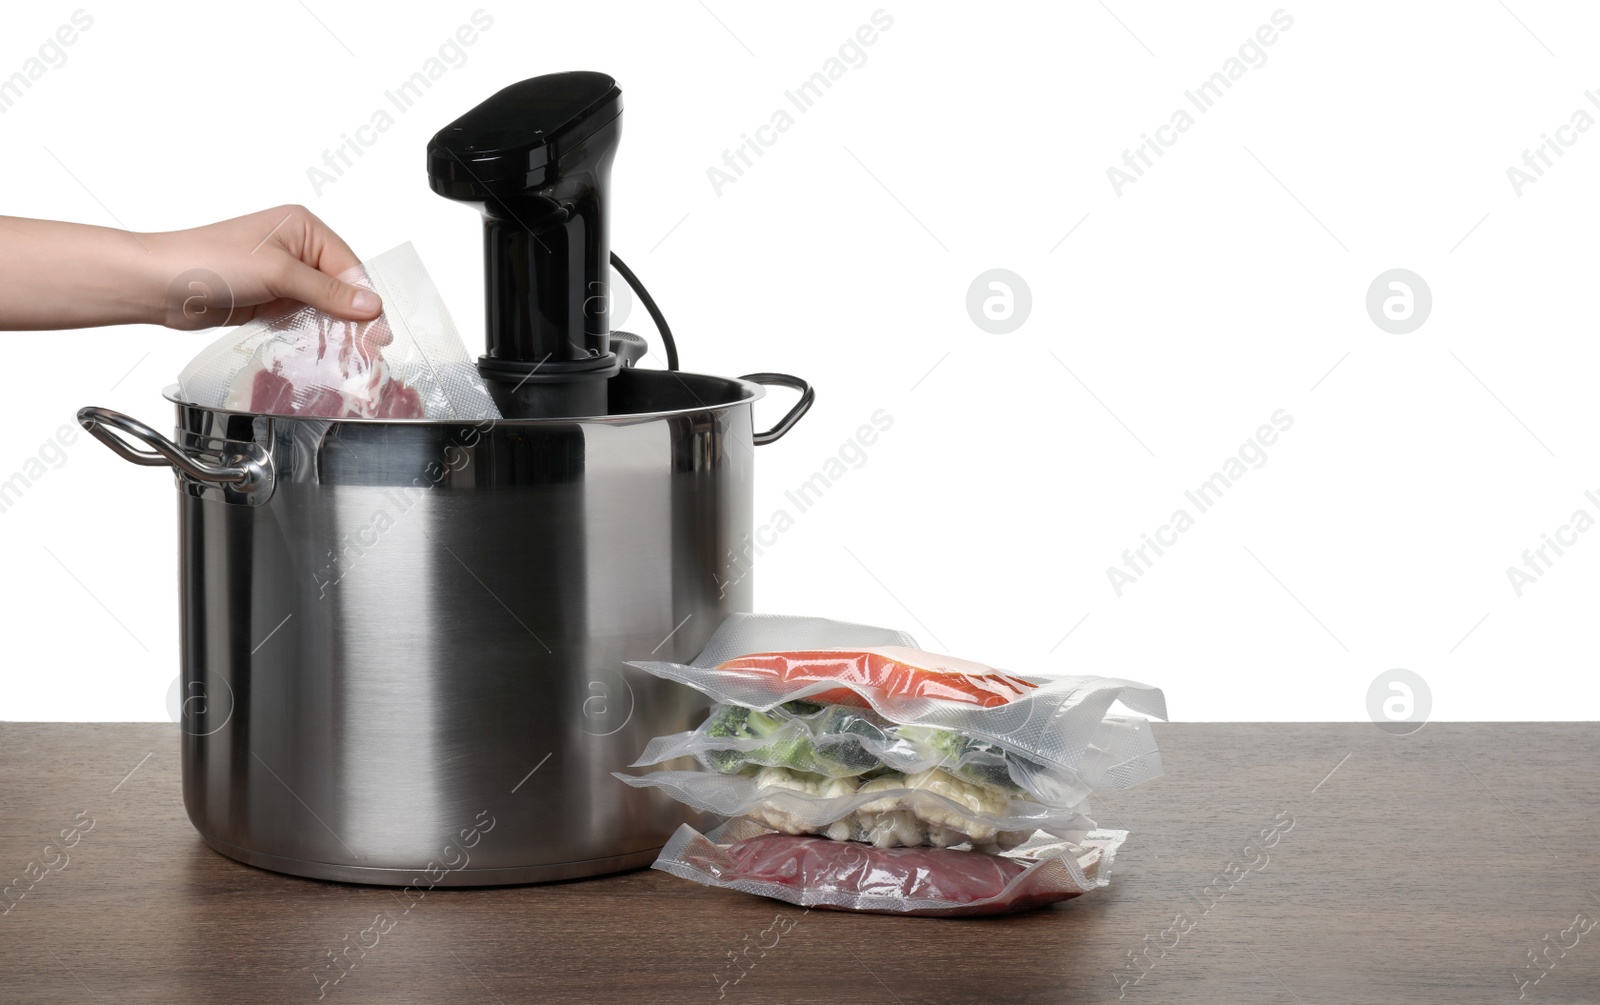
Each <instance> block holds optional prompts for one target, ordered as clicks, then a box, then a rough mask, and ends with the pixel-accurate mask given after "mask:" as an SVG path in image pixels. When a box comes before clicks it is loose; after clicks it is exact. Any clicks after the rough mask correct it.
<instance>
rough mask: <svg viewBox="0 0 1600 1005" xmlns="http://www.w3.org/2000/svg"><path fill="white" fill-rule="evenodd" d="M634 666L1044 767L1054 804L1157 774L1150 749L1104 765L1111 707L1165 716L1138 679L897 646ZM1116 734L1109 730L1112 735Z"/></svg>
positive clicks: (1153, 692)
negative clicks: (859, 716)
mask: <svg viewBox="0 0 1600 1005" xmlns="http://www.w3.org/2000/svg"><path fill="white" fill-rule="evenodd" d="M630 665H631V666H635V667H638V668H639V669H641V670H644V671H646V672H648V673H651V674H654V675H655V676H657V677H665V678H667V679H669V680H675V681H678V682H679V683H682V684H687V685H689V686H690V687H692V688H695V689H696V690H698V691H701V692H703V693H705V694H707V695H710V696H711V697H712V698H713V699H714V700H716V701H718V702H725V703H729V704H734V705H742V706H745V707H747V708H751V709H754V710H756V711H757V712H763V713H765V712H770V711H771V710H773V709H775V708H777V707H778V706H780V705H783V704H785V703H787V702H794V701H805V702H811V703H819V702H823V701H824V700H832V699H837V698H840V697H844V698H846V699H847V702H848V703H850V704H855V705H859V706H862V707H865V708H867V709H870V710H871V711H872V712H874V713H876V715H877V716H879V717H881V718H882V719H885V720H888V721H890V722H893V723H897V724H899V725H901V726H915V727H921V728H924V729H928V730H938V731H944V732H948V733H953V734H956V735H957V736H958V737H961V738H965V739H966V740H968V741H979V742H981V743H983V744H987V745H991V746H993V747H997V748H1000V749H1003V750H1006V751H1010V752H1012V753H1014V754H1017V755H1020V757H1021V758H1022V759H1023V760H1026V761H1031V762H1034V763H1036V764H1039V765H1041V766H1045V767H1047V768H1049V769H1050V772H1049V774H1053V775H1054V776H1055V777H1056V778H1057V779H1059V781H1057V782H1055V783H1053V785H1054V788H1055V789H1056V791H1057V795H1056V796H1055V797H1052V798H1057V799H1067V800H1069V801H1070V800H1071V799H1073V798H1075V797H1074V796H1073V794H1072V793H1073V792H1075V791H1077V792H1080V793H1081V792H1082V791H1086V790H1087V789H1088V788H1092V787H1095V786H1097V785H1098V786H1099V787H1103V788H1117V789H1120V788H1127V787H1129V786H1131V785H1135V784H1138V783H1139V782H1143V781H1146V780H1148V779H1151V778H1154V777H1156V776H1158V775H1160V774H1161V758H1160V755H1159V754H1158V753H1157V752H1156V750H1155V746H1154V744H1153V743H1150V744H1148V745H1147V749H1146V750H1145V751H1143V752H1141V753H1138V754H1136V755H1135V756H1132V757H1129V758H1127V759H1124V760H1123V761H1122V762H1121V763H1114V764H1108V763H1106V757H1105V752H1106V750H1107V748H1108V746H1114V745H1115V744H1116V740H1115V739H1114V738H1113V737H1112V736H1111V735H1109V734H1108V733H1107V731H1106V723H1107V720H1108V713H1109V711H1110V708H1111V706H1112V704H1113V703H1114V702H1117V701H1121V702H1122V703H1123V704H1124V705H1125V706H1127V707H1128V708H1129V709H1131V710H1133V711H1135V712H1142V713H1144V714H1146V715H1153V716H1156V717H1157V718H1162V719H1164V718H1166V700H1165V698H1164V697H1163V696H1162V694H1161V691H1160V690H1159V689H1157V688H1153V687H1150V686H1148V685H1145V684H1139V683H1137V682H1135V681H1130V680H1122V679H1119V678H1113V677H1086V676H1072V677H1053V678H1052V677H1018V676H1015V675H1011V674H1004V673H1001V672H1000V671H995V670H991V669H990V668H988V667H984V666H982V665H981V664H973V663H969V662H967V661H964V660H953V659H952V658H950V657H943V656H938V655H936V654H932V653H923V652H920V651H918V650H913V649H906V648H897V647H887V648H877V647H873V648H852V649H837V650H807V651H802V652H793V651H791V652H771V653H757V654H751V655H746V656H742V657H737V658H734V659H730V660H726V661H724V662H723V663H722V664H720V665H719V666H715V667H701V666H695V665H684V664H678V663H659V662H637V663H632V664H630ZM996 699H1000V700H998V701H997V700H996ZM1110 718H1111V719H1112V720H1115V718H1116V717H1110ZM1120 728H1121V727H1120V726H1112V727H1110V729H1111V731H1112V733H1114V732H1115V731H1116V730H1117V729H1120ZM1008 771H1009V767H1008ZM1043 784H1045V782H1043V781H1041V785H1043Z"/></svg>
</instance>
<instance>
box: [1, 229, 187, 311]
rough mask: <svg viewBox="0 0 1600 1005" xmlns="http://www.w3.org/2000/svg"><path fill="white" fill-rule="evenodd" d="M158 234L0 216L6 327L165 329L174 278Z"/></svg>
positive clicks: (3, 306) (2, 304)
mask: <svg viewBox="0 0 1600 1005" xmlns="http://www.w3.org/2000/svg"><path fill="white" fill-rule="evenodd" d="M159 243H160V242H159V241H157V240H154V239H153V235H143V234H133V233H130V232H128V231H125V230H114V229H111V228H109V227H91V226H87V225H85V224H78V223H59V222H56V221H53V220H29V219H23V218H20V217H9V216H0V329H10V330H21V331H44V330H48V329H61V328H90V327H95V326H98V325H118V324H161V323H162V322H163V319H164V318H165V313H166V311H165V305H164V299H165V295H166V288H167V286H168V285H169V284H170V283H171V282H172V280H173V279H174V278H176V273H174V274H172V275H166V274H165V272H166V271H167V270H168V269H169V266H168V264H167V263H165V262H163V261H162V260H161V255H160V253H159V251H158V250H157V248H158V245H159Z"/></svg>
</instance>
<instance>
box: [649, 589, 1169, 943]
mask: <svg viewBox="0 0 1600 1005" xmlns="http://www.w3.org/2000/svg"><path fill="white" fill-rule="evenodd" d="M631 665H632V666H635V667H638V668H640V669H642V670H645V671H647V672H649V673H651V674H654V675H656V676H658V677H664V678H667V679H670V680H675V681H678V682H680V683H683V684H687V685H689V686H690V687H693V688H696V689H698V690H699V691H701V692H703V693H705V694H706V695H708V696H709V697H710V698H711V699H713V700H714V702H715V704H714V705H713V707H712V708H711V712H710V714H709V716H708V717H707V718H706V720H705V721H704V722H703V723H702V724H701V725H700V726H699V727H698V728H696V729H694V730H692V731H689V732H685V733H678V734H675V735H672V736H662V737H657V738H656V739H655V740H653V741H651V742H650V744H649V745H648V746H647V747H646V748H645V750H644V752H643V754H642V755H641V756H640V758H639V760H638V761H637V762H635V764H634V765H633V766H634V767H640V766H646V765H656V764H662V763H664V762H669V761H674V760H675V759H684V760H682V761H680V762H679V763H687V759H689V758H692V759H693V761H694V762H697V763H698V765H699V770H659V771H654V772H651V773H649V774H646V775H643V776H633V775H626V774H622V773H618V774H617V777H618V778H620V779H622V780H623V781H624V782H626V783H627V784H629V785H632V786H636V787H654V788H659V789H661V790H662V791H664V792H666V793H667V794H669V795H670V796H672V797H673V798H674V799H676V800H678V801H680V802H682V803H685V804H687V805H689V806H691V807H694V808H695V809H697V810H700V811H703V812H708V813H712V814H715V815H717V816H721V817H726V818H729V819H728V820H727V822H726V823H724V824H722V825H721V826H720V827H718V828H716V829H715V830H713V831H711V832H710V833H709V834H701V833H699V832H698V831H696V830H695V829H694V828H693V827H691V826H689V825H687V824H685V825H684V826H683V827H681V828H680V829H679V830H678V832H677V833H676V834H675V835H674V836H673V838H672V840H671V841H670V842H669V843H668V844H667V846H666V847H665V848H664V849H663V850H662V852H661V856H660V858H658V859H657V860H656V863H655V868H657V869H662V870H665V871H667V872H670V873H672V874H674V875H677V876H681V877H683V878H685V879H691V880H694V881H695V882H698V883H703V884H706V885H708V886H716V887H724V888H727V889H733V890H740V891H744V892H747V893H754V894H760V895H763V896H767V897H773V898H776V899H778V900H783V901H788V902H790V903H794V904H799V905H802V906H805V907H817V908H831V909H835V910H852V911H875V912H883V913H893V914H915V915H977V914H1003V913H1007V912H1011V911H1019V910H1025V909H1028V908H1032V907H1038V906H1041V905H1044V904H1049V903H1053V902H1056V901H1060V900H1066V899H1069V898H1071V897H1076V896H1078V895H1080V894H1082V893H1085V892H1087V891H1089V890H1092V889H1095V888H1097V887H1100V886H1104V885H1106V883H1107V882H1108V881H1109V878H1110V873H1111V865H1112V859H1113V857H1114V856H1115V854H1116V851H1117V848H1118V847H1119V846H1120V845H1121V843H1122V842H1123V840H1125V839H1126V837H1127V832H1126V831H1117V830H1103V829H1100V828H1098V827H1097V826H1096V824H1095V822H1094V820H1093V819H1091V817H1090V816H1089V812H1090V810H1089V804H1088V797H1089V794H1090V792H1091V791H1092V790H1094V789H1124V788H1127V787H1129V786H1132V785H1135V784H1137V783H1139V782H1142V781H1145V780H1146V779H1150V778H1154V777H1156V776H1157V775H1159V774H1160V773H1161V761H1160V756H1159V754H1158V753H1157V751H1156V746H1155V741H1154V738H1153V736H1152V735H1151V731H1150V727H1149V723H1148V721H1147V720H1145V719H1144V718H1141V717H1139V716H1120V715H1112V714H1109V713H1110V711H1111V707H1112V705H1113V703H1114V702H1117V701H1120V702H1121V704H1122V705H1123V706H1124V707H1126V708H1127V709H1130V710H1132V711H1133V712H1138V713H1144V714H1147V715H1153V716H1156V717H1159V718H1163V719H1164V718H1166V704H1165V699H1164V698H1163V696H1162V694H1161V692H1160V691H1159V690H1157V689H1155V688H1152V687H1147V686H1146V685H1143V684H1137V683H1134V682H1132V681H1127V680H1117V679H1112V678H1104V677H1081V676H1079V677H1032V676H1018V675H1014V674H1010V673H1004V672H1001V671H998V670H994V669H992V668H990V667H987V666H984V665H982V664H979V663H973V662H969V661H967V660H962V659H956V658H953V657H949V656H940V655H936V654H933V653H928V652H924V651H922V650H920V649H918V648H917V647H916V642H915V640H913V639H912V638H911V637H910V636H909V635H906V634H904V633H902V632H895V631H889V630H886V629H879V628H870V627H866V626H862V625H850V624H845V623H841V622H835V621H827V620H822V619H815V618H793V617H779V616H768V615H749V614H736V615H734V616H732V617H731V618H729V619H728V620H727V621H726V622H725V623H724V624H723V625H722V627H721V628H720V629H719V630H718V631H717V633H716V634H715V635H714V636H713V638H712V639H711V641H710V642H709V643H708V644H707V646H706V648H705V649H704V650H703V651H702V652H701V653H700V655H699V656H698V657H697V658H696V659H695V661H694V662H693V663H691V664H688V665H682V664H676V663H659V662H640V663H633V664H631Z"/></svg>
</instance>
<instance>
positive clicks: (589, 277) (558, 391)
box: [428, 71, 622, 418]
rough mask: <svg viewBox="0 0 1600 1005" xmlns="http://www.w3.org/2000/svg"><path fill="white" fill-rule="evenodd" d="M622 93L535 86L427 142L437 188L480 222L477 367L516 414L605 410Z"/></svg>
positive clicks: (502, 97)
mask: <svg viewBox="0 0 1600 1005" xmlns="http://www.w3.org/2000/svg"><path fill="white" fill-rule="evenodd" d="M621 133H622V90H621V89H620V88H619V87H617V82H616V81H615V80H613V79H611V78H610V77H609V76H607V75H606V74H603V73H591V72H585V71H578V72H572V73H552V74H547V75H545V76H542V77H534V78H532V79H530V80H524V81H522V82H521V83H517V84H512V85H511V86H510V87H507V88H505V89H504V90H502V91H500V92H498V93H497V94H495V95H494V96H493V97H491V98H489V99H488V100H486V101H484V102H483V103H482V104H480V105H478V106H477V107H476V108H474V109H472V110H471V111H469V112H467V113H466V114H465V115H463V116H461V117H460V118H458V119H456V120H455V121H454V122H452V123H450V124H449V125H448V126H445V127H444V128H443V129H441V130H440V131H439V132H438V133H437V134H436V135H435V136H434V137H433V139H432V141H430V142H429V143H428V183H429V185H430V186H431V187H432V188H433V190H434V191H435V192H437V193H438V194H439V195H442V196H444V197H445V198H447V199H456V200H459V201H461V202H466V203H471V204H474V205H476V206H478V208H479V209H480V210H481V211H482V213H483V267H484V290H485V295H486V300H485V305H484V306H485V313H484V320H485V324H486V327H487V329H488V350H489V351H488V354H487V355H485V356H483V357H481V358H480V359H479V360H478V370H479V372H480V373H481V374H482V375H483V378H484V381H485V383H486V384H487V386H488V388H489V393H490V394H491V395H492V396H493V397H494V399H495V404H497V405H498V406H499V407H500V412H501V414H502V415H504V416H506V417H507V418H547V417H559V416H580V415H604V414H606V378H608V377H610V376H611V375H612V374H614V373H616V372H617V368H618V360H617V357H616V355H615V354H613V353H612V352H611V347H610V333H611V310H610V290H609V285H608V277H609V275H610V273H609V271H608V258H609V254H610V250H611V247H610V241H609V238H608V235H607V232H606V222H607V221H606V211H607V207H606V203H607V201H608V199H609V188H610V181H611V161H612V158H613V157H614V156H615V154H616V148H617V140H618V138H619V137H620V136H621Z"/></svg>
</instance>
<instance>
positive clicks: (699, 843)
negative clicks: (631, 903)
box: [653, 824, 1126, 917]
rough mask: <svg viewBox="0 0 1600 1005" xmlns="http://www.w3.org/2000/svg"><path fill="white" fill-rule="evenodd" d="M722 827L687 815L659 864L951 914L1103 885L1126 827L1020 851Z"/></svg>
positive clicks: (1027, 906) (709, 878) (829, 899)
mask: <svg viewBox="0 0 1600 1005" xmlns="http://www.w3.org/2000/svg"><path fill="white" fill-rule="evenodd" d="M737 830H738V829H737V828H736V830H735V835H736V834H737ZM718 836H719V835H718V833H717V832H713V834H711V835H709V836H708V835H702V834H700V833H699V832H698V831H696V830H695V829H694V828H692V827H690V826H689V825H688V824H685V825H683V826H682V827H681V828H679V829H678V832H677V833H676V834H674V835H673V837H672V840H671V841H670V842H668V843H667V846H666V847H665V848H663V849H662V851H661V857H660V858H659V859H657V860H656V863H655V865H654V866H653V868H656V869H660V870H662V871H663V872H670V873H672V874H673V875H675V876H679V877H682V878H684V879H688V880H692V881H694V882H697V883H703V884H705V885H706V886H715V887H722V888H724V889H731V890H738V891H740V892H742V893H753V894H757V895H759V896H763V897H772V898H774V899H776V900H783V901H787V902H789V903H791V904H798V905H800V906H802V907H814V908H818V909H822V910H834V911H866V912H870V913H877V914H902V915H917V916H923V917H951V916H958V915H967V916H973V915H992V914H1010V913H1012V912H1016V911H1027V910H1032V909H1033V908H1036V907H1043V906H1044V905H1046V904H1053V903H1058V902H1060V901H1063V900H1070V899H1072V898H1073V897H1077V896H1080V895H1081V894H1083V893H1085V892H1087V891H1089V890H1092V889H1095V888H1096V887H1100V886H1104V885H1105V883H1106V879H1105V870H1106V868H1107V867H1108V866H1109V865H1110V859H1111V857H1112V855H1114V854H1115V851H1116V849H1117V847H1118V846H1119V845H1121V843H1122V841H1123V839H1124V838H1125V837H1126V832H1122V831H1098V832H1095V834H1094V835H1092V836H1091V837H1090V838H1088V839H1086V840H1085V842H1084V843H1083V844H1082V845H1072V846H1068V845H1055V846H1051V847H1049V848H1048V849H1041V850H1040V852H1039V853H1038V854H1037V855H1031V856H1016V857H1012V856H1006V855H985V854H980V853H978V852H972V851H954V850H951V849H947V848H872V847H869V846H866V845H860V844H855V843H852V842H849V841H830V840H828V839H826V838H815V837H793V836H790V835H786V834H761V835H756V836H753V837H745V838H744V839H743V840H737V841H734V842H733V843H731V844H720V843H718V842H717V841H716V840H714V839H715V838H716V837H718Z"/></svg>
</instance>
